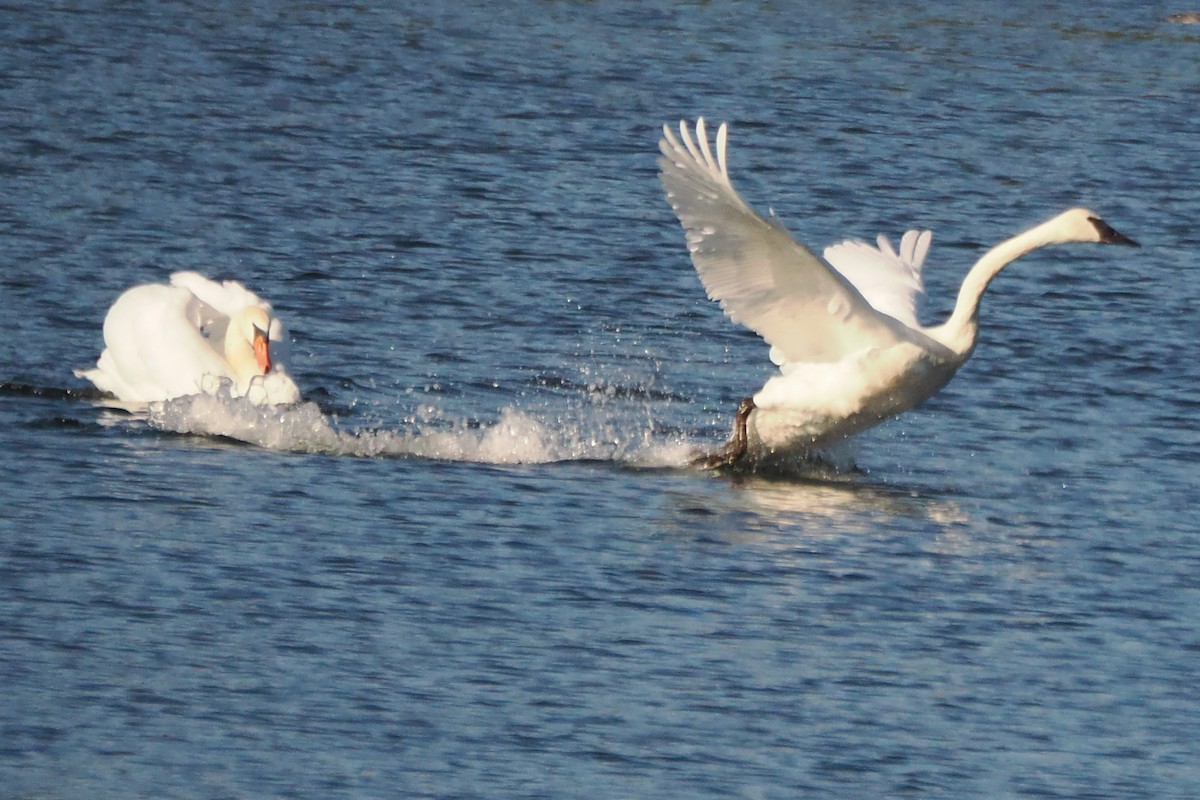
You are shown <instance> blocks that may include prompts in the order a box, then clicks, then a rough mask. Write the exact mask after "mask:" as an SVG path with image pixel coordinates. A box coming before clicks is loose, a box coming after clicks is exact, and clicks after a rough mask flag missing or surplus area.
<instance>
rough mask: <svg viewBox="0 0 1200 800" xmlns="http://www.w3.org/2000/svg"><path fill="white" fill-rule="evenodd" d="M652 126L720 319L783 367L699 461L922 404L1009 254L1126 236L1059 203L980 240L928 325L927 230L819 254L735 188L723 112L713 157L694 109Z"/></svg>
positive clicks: (866, 423)
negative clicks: (921, 308)
mask: <svg viewBox="0 0 1200 800" xmlns="http://www.w3.org/2000/svg"><path fill="white" fill-rule="evenodd" d="M663 133H664V136H663V138H662V140H661V141H660V142H659V150H660V151H661V152H662V156H661V157H660V158H659V160H658V164H659V167H660V169H661V172H660V173H659V177H660V178H661V180H662V183H663V186H664V187H665V189H666V191H667V199H668V201H669V202H670V203H671V206H672V207H673V208H674V209H675V214H676V215H677V216H678V217H679V221H680V222H681V223H682V224H683V227H684V230H685V232H686V238H687V245H688V249H689V250H690V251H691V255H692V263H693V264H694V265H695V267H696V272H697V273H699V276H700V280H701V282H702V283H703V284H704V287H705V289H706V290H707V291H708V296H709V297H710V298H711V299H713V300H718V301H720V303H721V307H722V308H723V309H724V310H725V313H726V314H727V315H728V316H729V318H730V319H732V320H733V321H734V322H738V323H741V324H743V325H745V326H746V327H748V328H750V329H751V330H753V331H754V332H756V333H757V334H758V335H760V336H761V337H763V339H765V340H766V341H767V343H768V344H770V345H771V360H772V361H774V362H775V363H776V364H777V365H778V366H779V368H780V373H779V374H778V375H775V376H773V377H771V378H770V379H769V380H768V381H767V382H766V384H765V385H764V386H763V387H762V388H761V389H760V390H759V391H758V392H757V393H756V394H755V395H753V396H752V397H747V398H746V399H744V400H743V401H742V402H741V404H740V405H739V406H738V410H737V414H736V416H735V421H734V430H733V436H732V438H731V439H730V441H729V442H728V444H726V445H725V446H724V447H723V448H721V449H720V450H718V451H716V452H714V453H711V454H706V455H702V456H700V457H698V458H697V459H696V460H695V461H694V462H693V463H694V464H696V465H700V466H705V467H709V468H715V467H720V466H726V465H731V464H734V463H736V462H738V461H740V460H742V459H743V458H746V457H747V454H749V457H750V458H751V459H760V458H762V457H765V456H769V455H780V454H785V455H786V454H789V453H792V452H793V451H796V452H808V451H811V450H813V449H814V448H822V447H827V446H829V445H831V444H834V443H836V442H837V441H839V440H841V439H843V438H845V437H847V436H850V435H852V434H855V433H858V432H859V431H862V430H864V429H866V428H869V427H871V426H872V425H876V424H877V423H879V422H882V421H884V420H886V419H888V418H890V417H893V416H895V415H897V414H900V413H901V412H903V411H907V410H908V409H910V408H913V407H915V406H917V405H919V404H920V403H922V402H923V401H925V400H926V399H928V398H929V397H931V396H932V395H933V394H935V393H936V392H937V391H938V390H939V389H941V388H942V387H943V386H944V385H945V384H946V382H947V381H948V380H950V378H951V377H952V376H953V375H954V373H955V371H957V370H958V368H959V367H961V366H962V365H963V363H964V362H965V361H966V360H967V359H968V358H970V356H971V352H972V350H974V348H975V337H976V334H977V333H978V330H979V324H978V317H979V300H980V297H981V296H982V295H983V292H984V290H985V289H986V288H987V286H988V284H989V283H990V282H991V280H992V278H994V277H996V274H997V273H999V272H1000V270H1001V269H1003V268H1004V267H1005V266H1006V265H1007V264H1009V263H1011V262H1012V261H1014V260H1015V259H1017V258H1020V257H1021V256H1023V255H1025V254H1026V253H1028V252H1030V251H1032V250H1035V249H1037V248H1039V247H1042V246H1044V245H1049V244H1065V243H1068V242H1100V243H1103V244H1125V245H1133V246H1136V245H1137V243H1136V242H1134V241H1133V240H1132V239H1130V238H1128V237H1126V236H1123V235H1122V234H1120V233H1118V232H1117V231H1115V230H1113V229H1112V228H1111V227H1110V226H1109V225H1108V224H1107V223H1105V222H1104V220H1102V219H1101V218H1100V217H1099V216H1098V215H1096V214H1095V213H1093V212H1091V211H1088V210H1087V209H1083V208H1073V209H1070V210H1069V211H1064V212H1063V213H1061V214H1059V215H1058V216H1056V217H1054V218H1053V219H1051V220H1049V221H1047V222H1044V223H1042V224H1041V225H1038V226H1036V227H1034V228H1031V229H1029V230H1027V231H1025V232H1024V233H1021V234H1018V235H1017V236H1014V237H1013V238H1011V239H1008V240H1007V241H1004V242H1001V243H1000V244H998V245H996V246H995V247H993V248H992V249H991V250H989V251H988V252H987V253H985V254H984V255H983V257H982V258H980V259H979V261H977V262H976V263H975V266H974V267H972V268H971V270H970V272H968V273H967V276H966V278H965V279H964V280H963V283H962V288H961V289H960V290H959V293H958V301H957V303H956V304H955V306H954V311H953V313H952V314H951V315H950V318H949V319H948V320H947V321H946V322H944V323H942V324H941V325H936V326H933V327H925V326H923V325H921V324H920V323H919V322H918V321H917V316H916V296H917V294H918V293H919V292H920V291H921V266H922V263H923V262H924V259H925V255H926V253H927V252H928V250H929V243H930V239H931V236H932V235H931V234H930V232H929V231H923V232H918V231H908V232H907V233H906V234H905V235H904V237H903V238H902V239H901V241H900V248H899V251H896V250H893V249H892V246H891V244H890V243H889V242H888V240H887V238H886V237H884V236H880V237H879V239H878V245H879V246H878V247H873V246H871V245H868V244H866V243H863V242H855V241H847V242H843V243H841V244H837V245H834V246H832V247H829V248H827V249H826V250H825V253H824V256H825V257H824V259H822V258H819V257H818V256H816V255H815V254H814V253H813V252H812V251H810V250H809V249H808V248H806V247H804V245H802V244H800V243H798V242H796V241H795V240H794V239H793V238H792V237H791V236H790V235H789V234H788V232H787V231H786V230H784V228H783V227H782V226H781V225H779V224H778V223H776V222H774V221H772V220H769V219H766V218H764V217H762V216H760V215H759V214H757V213H756V212H755V211H754V210H753V209H751V208H750V206H749V205H748V204H747V203H746V201H745V200H743V199H742V197H741V196H740V195H739V194H738V193H737V191H736V190H735V189H734V188H733V184H732V183H731V182H730V180H729V172H728V169H727V164H726V160H725V145H726V140H727V135H728V130H727V128H726V126H725V124H722V125H721V126H720V128H719V129H718V130H717V137H716V155H715V157H714V154H713V151H712V148H711V147H710V146H709V142H708V134H707V132H706V131H705V126H704V120H703V119H700V120H698V121H697V122H696V128H695V138H693V136H692V131H691V130H690V129H689V126H688V124H687V122H685V121H681V122H680V124H679V138H676V136H675V135H674V133H672V131H671V129H670V128H669V127H668V126H666V125H664V126H663Z"/></svg>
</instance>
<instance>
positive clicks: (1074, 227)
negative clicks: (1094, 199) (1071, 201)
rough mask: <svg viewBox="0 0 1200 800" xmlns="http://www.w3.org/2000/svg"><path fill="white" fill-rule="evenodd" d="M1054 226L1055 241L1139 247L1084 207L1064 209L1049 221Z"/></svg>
mask: <svg viewBox="0 0 1200 800" xmlns="http://www.w3.org/2000/svg"><path fill="white" fill-rule="evenodd" d="M1050 224H1051V225H1053V226H1054V228H1055V234H1056V236H1055V239H1054V241H1055V242H1056V243H1060V244H1065V243H1067V242H1099V243H1100V244H1123V245H1126V246H1128V247H1140V246H1141V245H1139V244H1138V243H1137V242H1135V241H1134V240H1133V239H1130V238H1129V237H1128V236H1126V235H1125V234H1123V233H1121V232H1120V231H1118V230H1116V229H1115V228H1113V227H1112V226H1111V225H1109V224H1108V223H1107V222H1105V221H1104V220H1103V219H1101V217H1100V215H1099V214H1097V213H1096V212H1095V211H1092V210H1090V209H1086V208H1072V209H1070V210H1069V211H1064V212H1063V213H1061V214H1059V215H1058V216H1057V217H1055V218H1054V219H1052V220H1051V221H1050Z"/></svg>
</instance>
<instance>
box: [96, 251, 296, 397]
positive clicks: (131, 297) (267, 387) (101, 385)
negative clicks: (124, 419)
mask: <svg viewBox="0 0 1200 800" xmlns="http://www.w3.org/2000/svg"><path fill="white" fill-rule="evenodd" d="M285 340H286V333H285V330H284V327H283V323H282V322H280V320H279V319H278V318H277V317H275V316H274V315H273V313H272V310H271V305H270V304H269V303H267V302H266V301H264V300H262V299H261V298H259V297H258V295H256V294H254V293H253V292H251V291H250V290H248V289H246V288H245V287H244V286H242V285H241V284H240V283H237V282H235V281H224V282H222V283H218V282H216V281H212V280H209V279H208V278H205V277H204V276H202V275H200V274H198V273H195V272H177V273H175V274H174V275H172V276H171V281H170V283H169V284H157V283H152V284H144V285H141V286H134V287H133V288H131V289H128V290H126V291H125V292H124V293H123V294H122V295H121V296H120V297H118V298H117V301H116V302H115V303H113V306H112V308H110V309H109V311H108V314H107V315H106V316H105V318H104V344H105V348H104V351H103V352H102V353H101V354H100V359H99V361H98V362H97V363H96V366H95V368H93V369H89V370H76V371H75V374H76V375H77V376H79V377H81V378H86V379H88V380H89V381H91V382H92V383H93V384H95V385H96V388H98V389H100V390H102V391H105V392H109V393H110V394H112V395H115V396H116V398H117V400H119V401H121V403H123V404H143V403H151V402H156V401H160V400H169V399H171V398H174V397H183V396H186V395H191V394H198V393H200V392H206V393H209V394H215V393H216V392H217V391H218V390H219V389H221V387H222V386H226V385H227V386H228V387H229V391H230V393H231V394H232V395H234V396H237V397H246V398H247V399H249V400H250V401H251V402H252V403H254V404H256V405H264V404H265V405H280V404H290V403H295V402H298V401H299V400H300V390H299V388H298V387H297V386H296V384H295V382H294V381H292V379H291V377H290V376H288V374H287V372H286V371H285V370H284V368H283V366H282V365H281V364H280V363H279V361H278V354H279V351H280V350H281V349H282V347H281V345H283V344H284V343H285Z"/></svg>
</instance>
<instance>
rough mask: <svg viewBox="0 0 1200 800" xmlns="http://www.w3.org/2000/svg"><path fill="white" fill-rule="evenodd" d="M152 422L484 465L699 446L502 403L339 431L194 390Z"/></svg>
mask: <svg viewBox="0 0 1200 800" xmlns="http://www.w3.org/2000/svg"><path fill="white" fill-rule="evenodd" d="M147 415H148V419H149V422H150V424H151V425H152V426H154V427H155V428H158V429H160V430H164V431H172V432H175V433H184V434H193V435H202V436H219V437H224V438H228V439H234V440H237V441H242V442H247V443H250V444H254V445H257V446H259V447H264V448H268V449H271V450H278V451H285V452H301V453H327V454H330V455H344V456H360V457H393V458H428V459H439V460H446V461H469V462H478V463H487V464H544V463H550V462H555V461H614V462H620V463H624V464H628V465H631V466H637V467H645V468H656V467H661V468H670V467H682V466H684V465H685V464H686V463H687V461H688V459H689V458H690V457H692V456H693V455H694V454H695V451H696V450H697V449H698V446H697V444H696V443H693V442H689V441H687V440H686V438H684V437H681V436H680V437H674V438H672V437H669V436H663V435H662V434H659V433H656V432H655V431H654V430H653V429H652V425H650V423H649V421H648V420H646V421H643V422H641V423H636V424H634V425H633V426H632V427H631V425H630V421H629V420H628V418H626V419H624V420H621V419H618V418H608V417H605V416H604V415H603V414H598V413H595V412H594V410H593V412H592V413H588V410H587V409H584V410H582V413H581V412H580V411H576V412H563V413H560V414H558V415H551V416H550V418H547V417H543V416H539V415H535V414H533V413H530V412H527V411H521V410H518V409H515V408H511V407H508V408H504V409H503V410H501V412H500V414H499V416H498V418H497V419H496V420H495V421H494V422H490V423H479V422H475V421H471V420H462V419H458V420H455V419H447V418H445V417H444V416H443V415H441V414H440V413H439V412H438V411H437V410H436V409H433V408H425V409H423V410H422V411H421V413H420V415H419V416H418V417H417V418H413V419H412V420H408V421H406V426H407V428H408V429H407V430H392V429H387V428H383V429H370V428H369V429H362V430H346V429H343V428H342V427H341V426H340V425H339V424H338V423H337V421H336V420H334V419H332V418H330V417H328V416H326V415H325V413H324V412H322V411H321V409H320V407H318V406H317V405H316V404H315V403H311V402H306V403H300V404H298V405H295V406H288V407H280V406H274V407H272V406H255V405H253V404H251V403H249V402H247V401H246V400H245V399H243V398H236V397H231V396H230V395H229V394H228V393H225V392H222V393H218V394H213V395H209V394H197V395H192V396H189V397H181V398H176V399H174V400H168V401H166V402H161V403H151V404H150V405H149V407H148V408H147Z"/></svg>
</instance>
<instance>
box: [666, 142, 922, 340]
mask: <svg viewBox="0 0 1200 800" xmlns="http://www.w3.org/2000/svg"><path fill="white" fill-rule="evenodd" d="M663 133H664V136H663V138H662V140H661V141H660V142H659V150H660V151H661V153H662V156H661V157H660V158H659V160H658V165H659V168H660V173H659V177H660V179H661V180H662V183H663V186H664V188H665V189H666V192H667V199H668V201H669V202H670V203H671V206H672V208H674V210H675V214H676V216H678V217H679V221H680V222H681V223H682V224H683V227H684V230H685V232H686V237H687V244H688V249H689V250H690V251H691V255H692V263H693V264H694V265H695V267H696V272H697V273H698V274H699V276H700V280H701V282H702V283H703V284H704V287H705V289H706V290H707V292H708V296H709V298H711V299H713V300H717V301H719V302H720V304H721V307H722V308H723V309H724V311H725V313H726V314H727V315H728V316H729V318H730V319H732V320H733V321H734V322H738V323H740V324H742V325H745V326H746V327H748V328H750V329H751V330H753V331H755V332H756V333H758V334H759V335H760V336H762V337H763V339H765V340H766V341H767V342H768V343H769V344H770V345H772V358H773V359H774V360H776V363H780V364H783V363H796V362H836V361H840V360H841V359H843V358H845V357H846V356H849V355H851V354H853V353H858V352H861V351H863V350H864V349H867V348H870V347H873V346H887V345H890V344H894V343H896V342H897V341H899V340H900V339H902V338H903V336H902V333H900V332H898V331H897V330H896V328H895V323H894V321H892V320H890V319H889V318H887V317H885V316H883V315H881V314H879V313H877V312H876V310H875V309H874V308H872V306H871V305H870V304H869V303H868V302H867V301H866V300H865V299H864V298H863V296H862V294H861V293H860V292H859V291H858V290H857V289H856V288H855V287H854V286H853V285H852V284H851V283H850V281H848V280H846V278H844V277H843V276H842V275H839V274H838V273H837V272H836V271H835V270H833V269H831V268H830V267H829V265H828V264H826V263H825V262H824V261H822V260H821V259H820V258H819V257H817V256H816V255H814V254H813V253H812V252H811V251H810V250H808V249H807V248H806V247H804V246H803V245H801V244H800V243H798V242H797V241H796V240H795V239H793V238H792V237H791V235H790V234H788V232H787V231H786V230H785V229H784V228H783V226H782V225H779V224H778V223H776V222H774V221H771V220H768V219H766V218H764V217H762V216H761V215H759V214H758V213H756V212H755V211H754V210H753V209H752V208H750V206H749V205H748V204H747V203H746V201H745V200H743V199H742V197H741V195H739V194H738V193H737V191H736V190H735V189H734V188H733V184H732V183H731V182H730V179H729V172H728V168H727V164H726V159H725V149H726V140H727V135H728V133H727V128H726V126H725V125H724V124H722V125H721V126H720V128H719V129H718V131H717V137H716V145H717V149H716V155H715V157H714V154H713V152H712V149H711V148H710V146H709V142H708V135H707V132H706V131H705V125H704V120H703V119H700V120H698V121H697V123H696V130H695V133H696V136H695V138H694V139H693V137H692V133H691V131H690V130H689V127H688V125H687V123H686V122H680V125H679V134H680V135H679V138H676V136H675V134H674V133H673V132H672V131H671V129H670V128H669V127H668V126H664V127H663Z"/></svg>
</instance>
